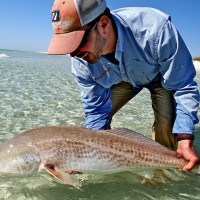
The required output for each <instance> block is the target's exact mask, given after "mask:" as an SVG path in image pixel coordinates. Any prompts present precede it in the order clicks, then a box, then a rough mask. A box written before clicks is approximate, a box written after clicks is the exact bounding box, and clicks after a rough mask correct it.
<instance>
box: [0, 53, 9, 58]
mask: <svg viewBox="0 0 200 200" xmlns="http://www.w3.org/2000/svg"><path fill="white" fill-rule="evenodd" d="M9 57H10V56H8V55H7V54H5V53H1V54H0V59H1V58H9Z"/></svg>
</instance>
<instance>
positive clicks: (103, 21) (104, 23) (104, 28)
mask: <svg viewBox="0 0 200 200" xmlns="http://www.w3.org/2000/svg"><path fill="white" fill-rule="evenodd" d="M110 23H111V22H110V20H109V18H108V17H107V16H106V15H103V16H102V17H101V18H100V20H99V24H98V26H99V32H100V33H101V34H102V35H106V34H107V33H108V32H109V29H110Z"/></svg>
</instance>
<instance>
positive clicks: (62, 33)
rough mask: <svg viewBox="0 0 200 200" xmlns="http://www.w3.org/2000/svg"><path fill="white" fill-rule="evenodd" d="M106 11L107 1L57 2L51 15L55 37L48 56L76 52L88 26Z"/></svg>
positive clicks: (69, 0)
mask: <svg viewBox="0 0 200 200" xmlns="http://www.w3.org/2000/svg"><path fill="white" fill-rule="evenodd" d="M105 10H106V2H105V0H55V2H54V4H53V7H52V13H51V19H52V26H53V31H54V35H53V37H52V40H51V43H50V45H49V49H48V54H70V53H71V52H73V51H75V50H76V49H77V48H78V47H79V45H80V43H81V41H82V39H83V36H84V34H85V32H86V31H87V29H86V25H87V24H88V23H90V22H92V21H93V20H94V19H96V18H97V17H98V16H99V15H101V14H102V13H103V12H104V11H105Z"/></svg>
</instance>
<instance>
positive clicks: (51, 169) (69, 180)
mask: <svg viewBox="0 0 200 200" xmlns="http://www.w3.org/2000/svg"><path fill="white" fill-rule="evenodd" d="M44 169H45V170H46V171H47V172H48V173H49V174H51V175H52V176H53V177H54V178H56V179H57V180H59V181H60V182H61V183H63V184H66V185H71V186H74V187H76V186H75V179H73V177H72V176H71V175H70V174H68V173H65V172H61V171H56V169H55V166H54V165H50V164H47V165H45V166H44Z"/></svg>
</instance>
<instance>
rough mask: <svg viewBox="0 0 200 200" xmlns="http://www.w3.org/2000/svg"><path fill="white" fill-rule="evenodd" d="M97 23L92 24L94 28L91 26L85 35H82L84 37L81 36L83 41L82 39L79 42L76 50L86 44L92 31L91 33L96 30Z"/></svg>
mask: <svg viewBox="0 0 200 200" xmlns="http://www.w3.org/2000/svg"><path fill="white" fill-rule="evenodd" d="M97 23H98V22H96V23H95V24H94V26H91V27H90V28H89V29H88V30H87V31H86V32H85V34H84V36H83V39H82V41H81V43H80V45H79V47H78V48H80V47H82V46H84V45H85V44H86V43H87V42H88V40H89V37H90V35H91V33H92V31H93V30H94V29H95V28H96V26H97Z"/></svg>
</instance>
